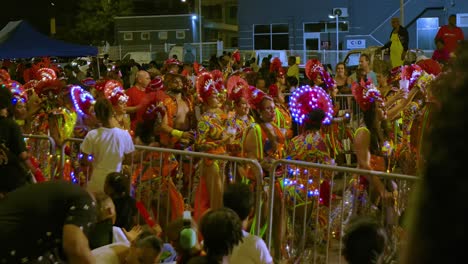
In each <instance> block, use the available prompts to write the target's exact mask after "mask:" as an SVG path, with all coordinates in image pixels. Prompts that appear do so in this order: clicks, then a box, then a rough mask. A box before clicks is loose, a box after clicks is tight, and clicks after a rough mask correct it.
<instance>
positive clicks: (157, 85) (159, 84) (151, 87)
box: [145, 76, 165, 93]
mask: <svg viewBox="0 0 468 264" xmlns="http://www.w3.org/2000/svg"><path fill="white" fill-rule="evenodd" d="M160 90H163V91H164V90H165V87H164V82H163V79H162V78H161V77H160V76H156V77H154V79H153V80H151V82H150V83H149V84H148V86H147V87H146V89H145V92H146V93H151V92H157V91H160Z"/></svg>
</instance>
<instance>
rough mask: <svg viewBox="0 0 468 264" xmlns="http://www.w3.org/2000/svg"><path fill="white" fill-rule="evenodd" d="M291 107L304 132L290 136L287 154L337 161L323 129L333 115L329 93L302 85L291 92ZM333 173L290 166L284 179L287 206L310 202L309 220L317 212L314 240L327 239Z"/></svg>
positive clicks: (298, 158)
mask: <svg viewBox="0 0 468 264" xmlns="http://www.w3.org/2000/svg"><path fill="white" fill-rule="evenodd" d="M290 110H291V113H292V116H293V117H294V120H295V121H296V122H297V123H298V124H299V125H300V126H301V130H302V133H301V134H299V135H298V136H296V137H294V138H293V139H291V142H290V143H289V145H288V148H287V155H288V158H291V159H293V160H300V161H307V162H313V163H321V164H328V165H334V160H333V158H332V156H331V153H332V149H331V146H330V145H328V144H327V141H326V139H325V138H324V137H323V136H322V134H321V132H320V130H321V128H322V127H323V126H328V125H330V123H331V120H332V118H333V104H332V101H331V98H330V96H329V95H328V94H327V93H326V92H325V91H324V90H323V89H322V88H320V87H318V86H314V87H310V86H307V85H306V86H302V87H299V88H297V89H296V90H295V91H294V92H293V93H292V95H291V98H290ZM331 175H332V172H331V171H327V170H324V171H321V170H320V169H315V168H300V167H296V166H290V167H288V174H287V179H285V180H284V190H285V193H286V195H287V197H288V199H286V201H287V202H288V204H289V206H288V207H289V208H293V209H294V210H299V211H301V210H303V207H304V206H306V205H308V206H311V207H312V209H310V213H308V215H307V219H308V220H307V221H310V219H313V218H314V217H315V215H318V218H319V222H318V226H314V228H313V229H314V230H315V233H316V235H315V241H316V242H318V243H321V242H323V241H324V239H325V234H326V233H327V230H326V227H327V224H328V209H327V207H328V206H330V202H331V196H330V192H331V187H330V178H331ZM313 197H318V199H315V198H313ZM301 221H303V220H302V219H300V221H298V223H300V222H301ZM301 230H302V229H301ZM299 237H300V236H299Z"/></svg>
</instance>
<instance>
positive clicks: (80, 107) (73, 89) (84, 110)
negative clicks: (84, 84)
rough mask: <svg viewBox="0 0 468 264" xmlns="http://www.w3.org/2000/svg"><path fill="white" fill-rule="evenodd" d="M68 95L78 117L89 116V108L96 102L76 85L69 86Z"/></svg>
mask: <svg viewBox="0 0 468 264" xmlns="http://www.w3.org/2000/svg"><path fill="white" fill-rule="evenodd" d="M70 95H71V99H72V102H73V106H74V107H75V111H76V112H77V113H78V114H79V115H80V116H83V115H90V109H91V106H92V105H93V104H94V103H95V102H96V101H95V100H94V97H93V96H92V95H91V94H90V93H89V92H87V91H85V90H84V89H83V88H81V87H80V86H78V85H71V86H70Z"/></svg>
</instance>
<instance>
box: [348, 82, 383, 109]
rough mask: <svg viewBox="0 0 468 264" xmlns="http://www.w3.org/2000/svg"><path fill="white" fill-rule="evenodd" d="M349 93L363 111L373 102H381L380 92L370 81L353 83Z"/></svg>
mask: <svg viewBox="0 0 468 264" xmlns="http://www.w3.org/2000/svg"><path fill="white" fill-rule="evenodd" d="M351 91H352V92H353V95H354V98H355V99H356V102H357V103H358V104H359V107H360V108H361V110H363V111H367V110H369V109H370V108H371V106H372V104H373V103H374V102H383V99H382V96H381V94H380V91H379V90H378V89H377V88H375V86H374V84H372V82H370V81H368V82H364V81H361V82H359V83H358V82H354V83H353V85H352V87H351Z"/></svg>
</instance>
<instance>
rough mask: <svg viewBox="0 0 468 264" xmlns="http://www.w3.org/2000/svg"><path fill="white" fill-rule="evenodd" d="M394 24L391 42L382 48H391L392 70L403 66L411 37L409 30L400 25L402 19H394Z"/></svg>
mask: <svg viewBox="0 0 468 264" xmlns="http://www.w3.org/2000/svg"><path fill="white" fill-rule="evenodd" d="M391 21H392V22H391V23H392V28H393V30H392V33H390V40H389V41H388V42H387V43H386V44H385V45H384V46H383V47H382V49H388V48H390V61H391V63H392V68H394V67H398V66H401V65H403V63H404V61H405V57H406V51H408V42H409V35H408V30H406V28H405V27H403V26H402V25H400V19H399V18H398V17H394V18H392V20H391Z"/></svg>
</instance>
